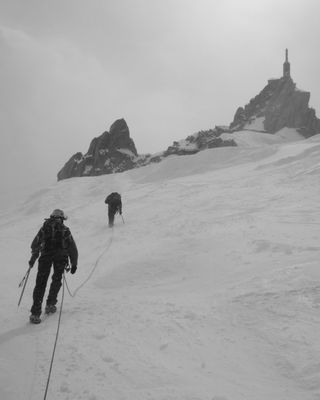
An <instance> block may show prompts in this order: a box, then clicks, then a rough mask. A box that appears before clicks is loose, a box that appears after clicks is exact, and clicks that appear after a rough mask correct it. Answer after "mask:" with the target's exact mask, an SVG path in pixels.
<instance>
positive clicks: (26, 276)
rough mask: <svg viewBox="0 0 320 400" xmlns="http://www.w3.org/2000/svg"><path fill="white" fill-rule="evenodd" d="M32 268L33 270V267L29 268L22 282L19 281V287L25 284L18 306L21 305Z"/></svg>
mask: <svg viewBox="0 0 320 400" xmlns="http://www.w3.org/2000/svg"><path fill="white" fill-rule="evenodd" d="M30 270H31V267H29V269H28V271H27V272H26V274H25V276H24V277H23V278H22V280H21V282H20V283H19V287H21V286H23V287H22V291H21V295H20V298H19V302H18V307H19V306H20V303H21V300H22V296H23V293H24V289H25V288H26V284H27V281H28V278H29V274H30Z"/></svg>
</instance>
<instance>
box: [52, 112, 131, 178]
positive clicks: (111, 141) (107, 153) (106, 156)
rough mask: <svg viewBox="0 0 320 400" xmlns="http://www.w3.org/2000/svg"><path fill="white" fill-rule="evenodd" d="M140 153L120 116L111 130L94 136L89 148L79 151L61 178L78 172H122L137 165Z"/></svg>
mask: <svg viewBox="0 0 320 400" xmlns="http://www.w3.org/2000/svg"><path fill="white" fill-rule="evenodd" d="M137 156H138V153H137V150H136V147H135V144H134V142H133V140H132V139H131V138H130V133H129V128H128V126H127V123H126V121H125V120H124V119H118V120H117V121H115V122H114V123H113V124H112V125H111V127H110V132H107V131H106V132H104V133H102V135H100V136H99V137H96V138H94V139H93V140H92V141H91V143H90V146H89V150H88V152H87V153H86V154H85V155H83V154H82V153H76V154H75V155H73V156H72V157H71V158H70V160H69V161H68V162H67V163H66V164H65V165H64V167H63V168H62V169H61V170H60V171H59V173H58V180H62V179H67V178H71V177H76V176H93V175H102V174H112V173H115V172H122V171H126V170H128V169H131V168H133V167H135V158H136V157H137Z"/></svg>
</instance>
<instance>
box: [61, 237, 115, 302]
mask: <svg viewBox="0 0 320 400" xmlns="http://www.w3.org/2000/svg"><path fill="white" fill-rule="evenodd" d="M112 241H113V229H112V234H111V237H110V239H109V240H108V242H107V244H106V247H105V248H104V250H103V251H102V253H101V254H100V256H99V257H98V258H97V259H96V261H95V263H94V265H93V268H92V270H91V272H90V274H89V275H88V277H87V278H86V279H85V280H84V281H83V282H82V283H81V285H80V286H78V287H77V288H76V289H75V291H74V292H73V293H72V292H71V291H70V289H69V286H68V283H67V280H66V277H65V274H63V279H64V282H65V284H66V288H67V290H68V293H69V295H70V297H75V295H76V294H77V293H78V291H79V290H80V289H81V288H82V287H83V286H84V285H85V284H86V283H87V282H88V281H89V280H90V278H91V277H92V275H93V273H94V271H95V270H96V268H97V266H98V264H99V261H100V260H101V258H102V257H103V255H104V254H105V253H106V251H107V250H109V248H110V246H111V244H112Z"/></svg>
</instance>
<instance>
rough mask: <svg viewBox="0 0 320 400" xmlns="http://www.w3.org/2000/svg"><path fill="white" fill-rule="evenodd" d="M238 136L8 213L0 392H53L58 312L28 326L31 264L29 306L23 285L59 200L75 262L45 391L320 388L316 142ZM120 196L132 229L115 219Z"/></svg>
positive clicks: (152, 397)
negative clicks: (110, 215) (231, 142)
mask: <svg viewBox="0 0 320 400" xmlns="http://www.w3.org/2000/svg"><path fill="white" fill-rule="evenodd" d="M238 136H239V143H242V146H240V147H236V148H221V149H211V150H206V151H203V152H200V153H197V154H195V155H193V156H181V157H169V158H168V159H167V160H165V161H163V162H162V163H160V164H155V165H150V166H148V167H144V168H141V169H136V170H132V171H127V172H125V173H122V174H116V175H109V176H108V175H105V176H101V177H95V178H81V179H79V178H78V179H70V180H66V181H62V182H59V183H57V184H56V185H53V186H51V187H48V188H45V189H41V191H39V192H38V193H35V194H34V195H33V196H31V197H30V198H29V199H27V200H26V201H25V202H24V203H23V204H22V205H21V206H20V207H19V208H18V209H17V210H16V211H15V213H7V214H2V215H1V216H0V239H1V241H0V242H1V245H0V246H1V254H2V257H3V266H2V270H1V281H0V293H1V294H0V296H1V297H0V299H1V303H2V305H3V307H2V309H1V320H2V324H1V330H0V349H1V353H0V354H1V356H0V372H1V373H0V398H1V399H3V400H22V399H23V400H25V399H30V400H31V399H32V400H37V399H42V398H43V396H44V390H45V385H46V380H47V376H48V372H49V364H50V360H51V355H52V350H53V344H54V340H55V334H56V329H57V323H58V313H56V314H55V315H52V316H49V317H45V318H44V321H43V323H42V324H40V325H38V326H32V325H30V324H29V323H28V322H27V321H28V315H29V309H30V306H31V299H32V290H33V287H34V281H35V276H36V267H35V268H34V269H33V270H32V271H31V274H30V278H29V282H28V284H27V287H26V292H25V295H24V298H23V300H22V304H21V306H20V308H19V309H18V311H17V308H16V307H17V306H16V305H17V301H18V297H19V291H17V283H18V282H19V281H20V280H21V278H22V276H23V274H24V273H25V270H26V269H27V263H26V261H27V260H28V259H29V256H30V253H29V251H30V250H29V246H30V243H31V240H32V239H33V237H34V235H35V234H36V232H37V231H38V229H39V227H40V225H41V223H42V220H43V218H45V217H47V215H48V213H50V212H51V211H52V209H54V208H56V207H59V208H63V209H64V210H65V211H66V212H67V214H68V215H69V220H68V221H67V225H68V226H69V227H70V229H71V231H72V233H73V235H74V237H75V239H76V242H77V245H78V248H79V268H78V271H77V273H76V274H75V275H73V276H72V275H69V274H67V275H66V279H67V283H68V287H69V288H70V290H71V292H73V293H74V292H75V293H76V295H75V297H73V298H72V297H70V296H69V294H68V292H67V290H65V297H64V305H63V312H62V321H61V327H60V335H59V340H58V345H57V350H56V354H55V360H54V365H53V371H52V375H51V381H50V386H49V391H48V397H47V398H48V399H55V400H75V399H77V400H82V399H83V400H105V399H112V400H181V399H183V400H258V399H259V400H269V399H277V400H288V399H290V400H298V399H299V400H301V399H304V400H319V399H320V364H319V359H320V344H319V343H320V342H319V339H318V332H319V323H320V315H319V311H320V280H319V278H320V272H319V256H320V243H319V233H320V205H319V177H320V168H319V160H320V137H319V135H317V136H315V137H313V138H310V139H308V140H303V141H301V140H296V141H292V142H288V141H286V138H287V137H286V133H285V132H284V133H282V136H278V137H277V136H273V137H270V136H269V137H266V134H258V133H253V132H243V133H242V136H241V135H238ZM259 138H260V142H259ZM296 139H297V138H296ZM111 191H119V192H120V193H122V196H123V203H124V220H125V224H123V222H122V220H121V218H120V217H119V216H118V217H117V218H116V225H115V227H114V228H113V229H108V228H107V212H106V208H105V205H104V199H105V197H106V195H107V194H108V193H109V192H111ZM99 257H100V259H99ZM98 259H99V260H98ZM97 260H98V261H99V262H98V263H97ZM91 274H92V275H91ZM88 277H89V279H88ZM61 293H62V292H60V297H59V304H60V302H61Z"/></svg>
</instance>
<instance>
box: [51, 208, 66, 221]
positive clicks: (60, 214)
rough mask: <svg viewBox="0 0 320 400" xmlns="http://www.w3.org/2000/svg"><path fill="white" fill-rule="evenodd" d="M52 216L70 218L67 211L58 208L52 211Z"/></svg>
mask: <svg viewBox="0 0 320 400" xmlns="http://www.w3.org/2000/svg"><path fill="white" fill-rule="evenodd" d="M50 217H51V218H62V219H67V218H68V217H67V216H66V215H65V213H64V212H63V211H62V210H59V209H58V208H57V209H55V210H53V211H52V213H51V215H50Z"/></svg>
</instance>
